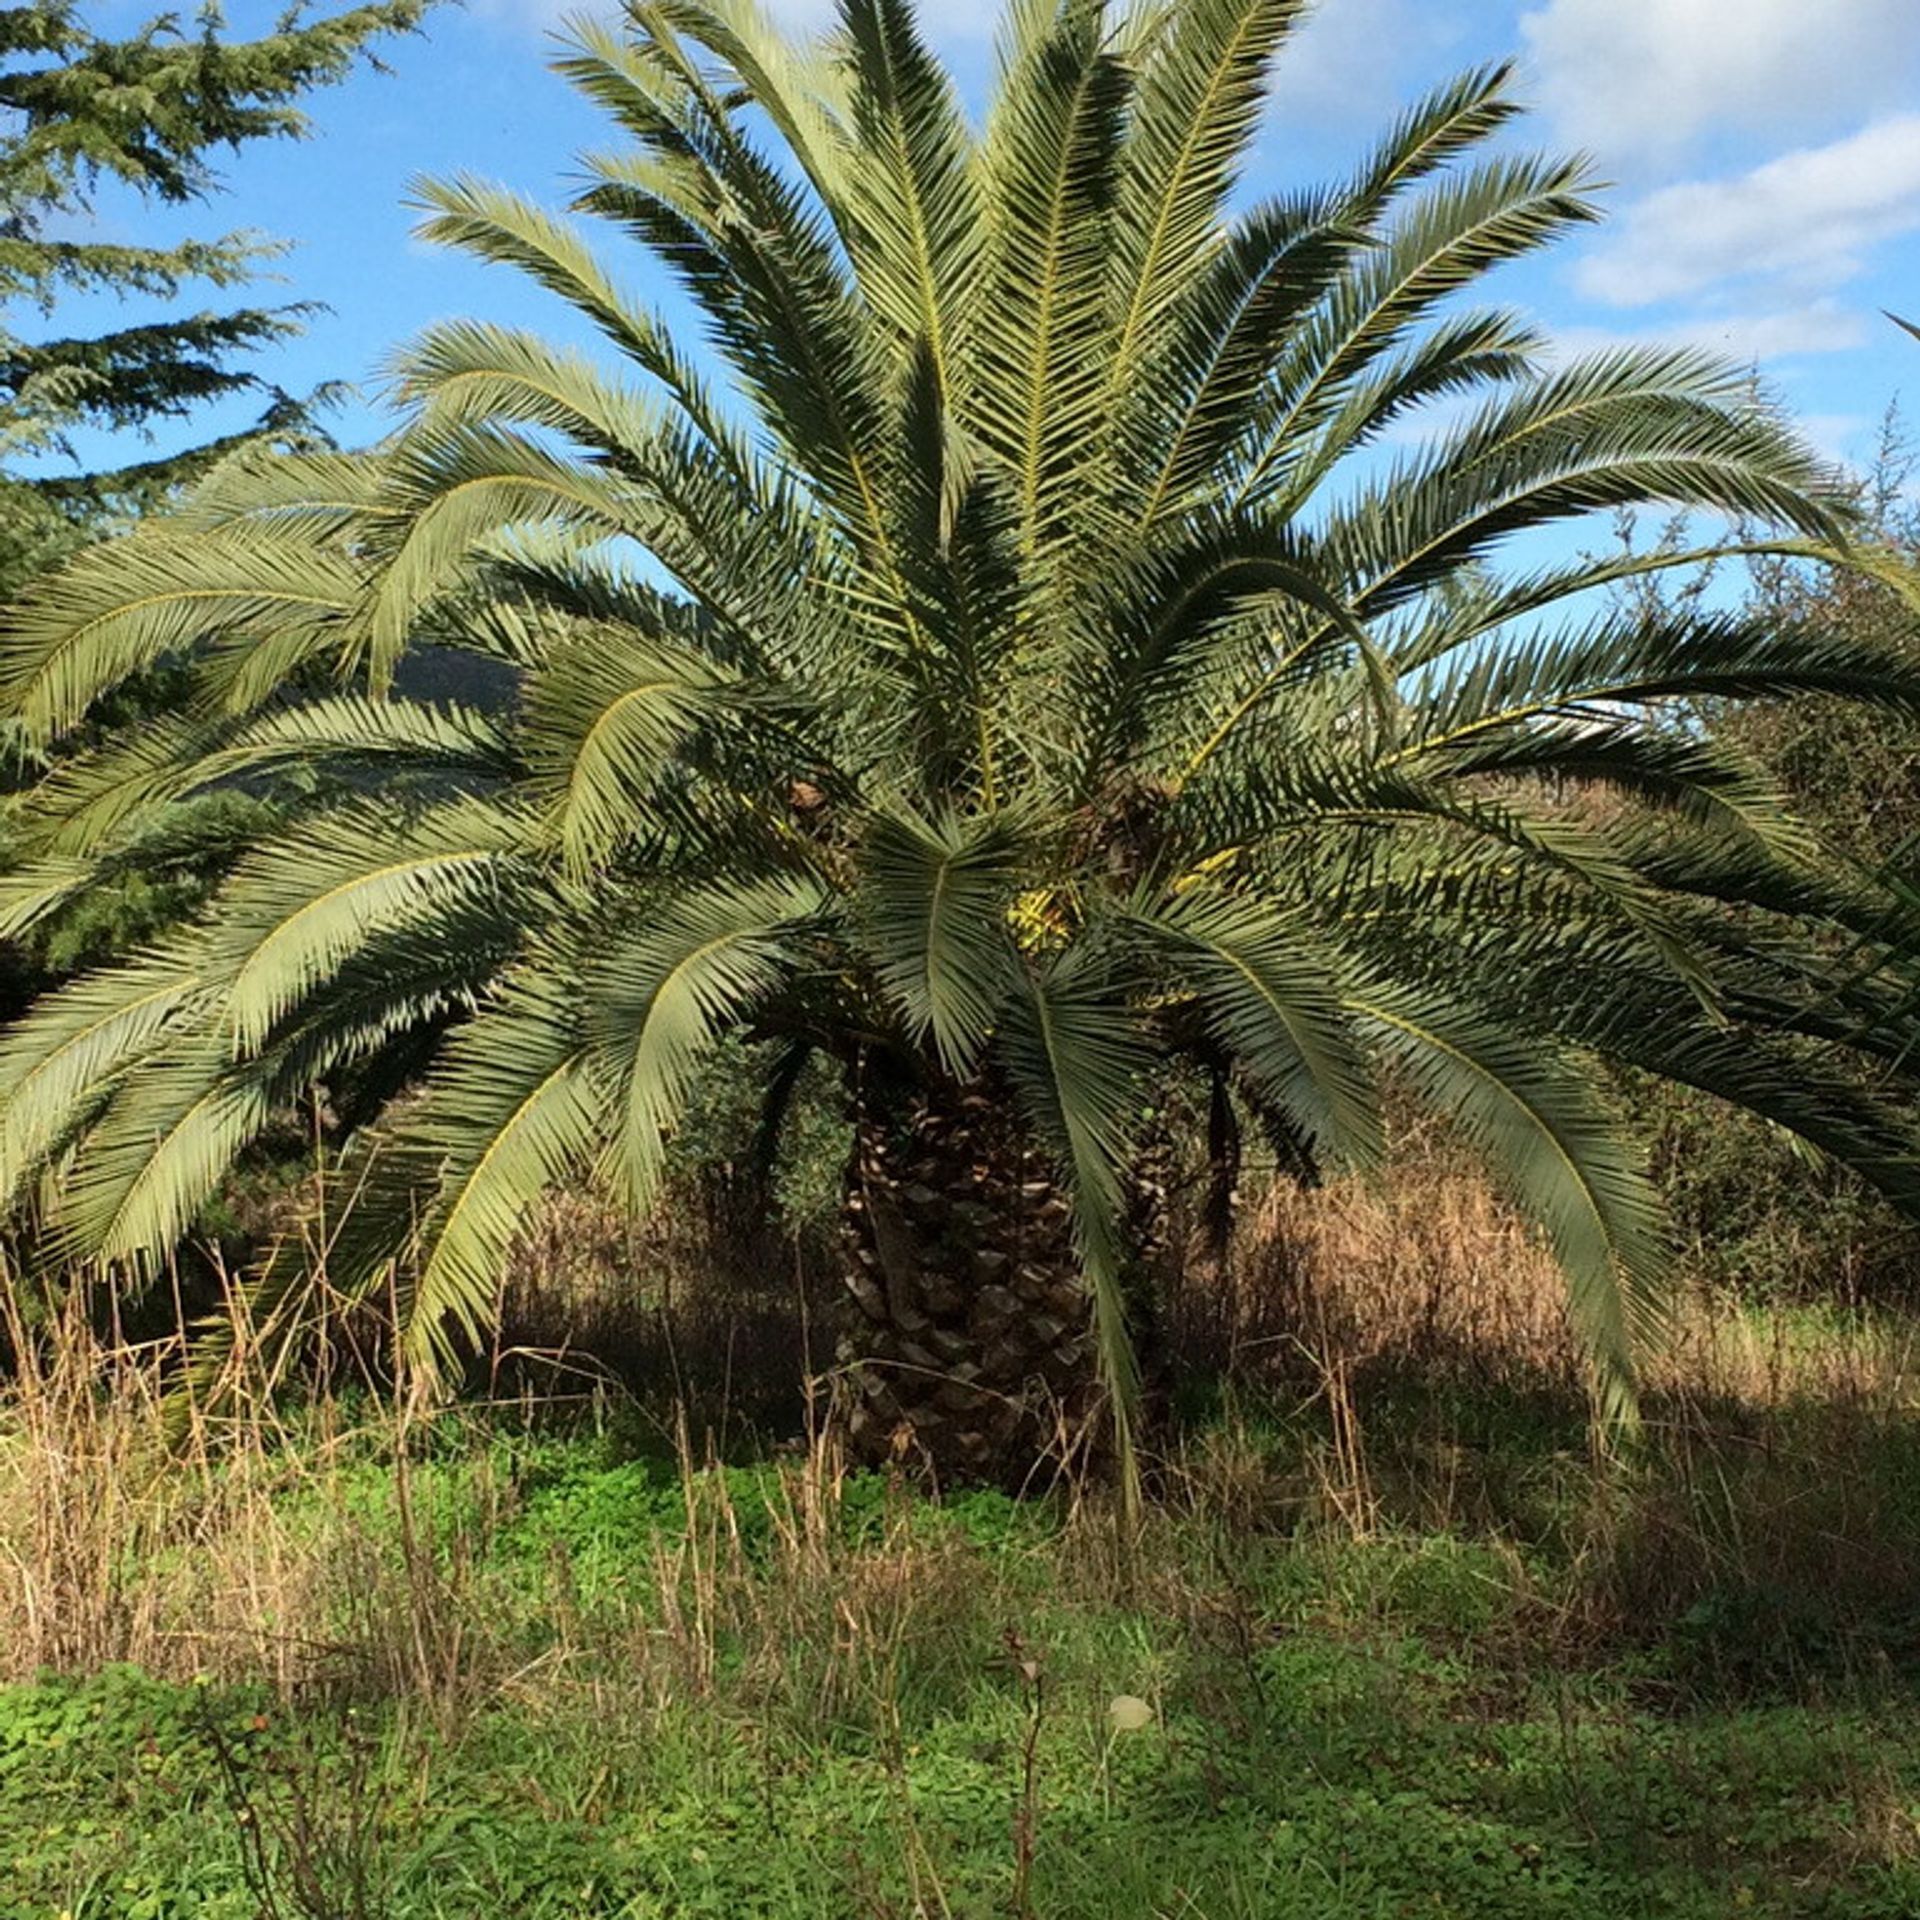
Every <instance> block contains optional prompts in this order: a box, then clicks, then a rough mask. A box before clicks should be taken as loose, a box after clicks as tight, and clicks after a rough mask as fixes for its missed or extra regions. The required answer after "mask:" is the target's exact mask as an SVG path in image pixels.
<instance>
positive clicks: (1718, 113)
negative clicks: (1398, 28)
mask: <svg viewBox="0 0 1920 1920" xmlns="http://www.w3.org/2000/svg"><path fill="white" fill-rule="evenodd" d="M1336 3H1337V0H1336ZM1520 30H1521V32H1522V34H1523V35H1524V36H1525V38H1526V43H1527V48H1528V51H1529V54H1530V55H1531V58H1532V64H1533V67H1534V70H1535V74H1536V77H1537V84H1538V88H1539V92H1540V97H1541V100H1542V104H1543V105H1545V107H1546V108H1547V110H1548V111H1549V112H1550V113H1551V114H1552V116H1553V118H1554V121H1555V124H1556V125H1557V127H1558V129H1559V131H1560V133H1561V135H1562V136H1563V137H1564V138H1566V139H1569V140H1571V141H1574V142H1576V143H1578V144H1579V145H1581V146H1586V147H1590V148H1592V149H1593V150H1594V152H1596V153H1597V154H1599V155H1600V156H1601V157H1602V159H1603V160H1605V161H1606V162H1607V163H1608V164H1609V165H1610V166H1613V167H1616V168H1621V169H1625V170H1631V171H1635V172H1638V171H1640V170H1642V169H1643V168H1658V167H1659V166H1660V165H1661V164H1662V163H1670V162H1671V161H1673V160H1674V159H1676V158H1677V157H1678V156H1679V155H1681V154H1682V153H1684V152H1685V151H1686V149H1687V148H1688V147H1689V146H1690V145H1691V144H1692V143H1693V142H1694V141H1695V140H1696V139H1697V138H1698V137H1699V136H1700V135H1701V134H1703V133H1704V132H1706V131H1707V130H1709V129H1710V128H1716V127H1726V128H1737V129H1742V130H1747V131H1754V132H1758V133H1762V134H1765V135H1770V136H1773V137H1775V138H1778V137H1780V136H1782V135H1785V136H1787V137H1793V136H1795V135H1798V136H1800V137H1803V138H1804V137H1806V136H1807V135H1809V134H1820V133H1825V132H1827V131H1829V130H1831V129H1832V128H1833V127H1835V126H1837V125H1846V124H1856V125H1857V124H1858V122H1859V121H1860V119H1861V118H1862V117H1863V116H1865V115H1867V114H1870V113H1874V112H1877V111H1881V110H1883V109H1887V108H1891V107H1896V106H1899V105H1902V104H1905V103H1907V102H1910V101H1911V100H1912V99H1913V98H1914V93H1915V88H1916V85H1920V4H1916V0H1546V4H1544V5H1542V6H1537V7H1535V8H1533V9H1532V10H1531V11H1530V12H1527V13H1525V14H1523V15H1522V16H1521V20H1520Z"/></svg>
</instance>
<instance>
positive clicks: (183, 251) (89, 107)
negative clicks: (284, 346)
mask: <svg viewBox="0 0 1920 1920" xmlns="http://www.w3.org/2000/svg"><path fill="white" fill-rule="evenodd" d="M423 5H424V0H378V4H374V5H369V6H362V7H356V8H352V9H350V10H347V11H343V12H340V13H336V14H332V15H329V16H326V17H323V18H320V19H315V20H309V21H301V20H299V19H298V18H297V17H294V16H289V17H288V18H287V19H285V20H283V21H282V22H281V23H280V25H279V26H278V27H277V28H276V29H275V30H274V31H272V32H270V33H267V34H265V35H263V36H261V37H259V38H256V39H252V40H234V39H231V38H229V37H227V36H226V35H225V33H224V32H223V23H222V21H221V19H220V17H219V15H218V13H217V12H207V13H203V14H202V15H201V16H200V19H199V22H198V26H197V30H196V31H194V32H192V33H187V32H185V31H183V30H182V29H181V27H180V26H179V24H178V21H177V18H176V16H173V15H161V16H158V17H156V18H154V19H152V20H149V21H147V22H146V23H145V24H144V25H142V26H141V27H139V28H138V29H137V30H136V31H134V32H132V33H128V34H123V35H119V36H112V35H108V34H106V33H103V32H101V31H100V30H99V29H98V28H97V26H96V25H94V24H92V23H91V22H89V20H88V19H87V18H86V17H84V16H83V14H82V12H81V10H80V7H79V6H78V4H77V3H76V0H30V4H26V5H22V6H16V7H10V8H6V9H0V108H3V109H4V110H5V112H6V116H7V131H6V134H5V136H4V138H0V306H4V309H5V310H6V313H7V315H8V318H7V321H6V322H5V324H4V325H0V461H3V462H4V463H5V478H4V481H0V489H3V491H0V511H3V512H4V519H3V520H0V537H3V538H4V539H5V543H6V547H7V551H6V552H5V553H4V554H0V589H6V588H9V587H11V586H14V585H17V584H18V583H19V581H20V580H22V579H25V578H27V577H29V576H30V575H31V573H32V572H33V571H35V570H36V567H37V565H38V564H39V563H40V562H41V561H43V560H44V558H45V557H46V555H47V553H48V552H49V551H50V550H51V548H52V547H53V546H55V545H57V544H59V543H60V542H61V536H62V535H63V533H64V531H65V529H66V528H68V527H69V526H71V525H73V524H74V523H76V522H79V523H83V524H84V523H87V522H90V521H93V520H95V519H97V518H98V517H99V516H100V515H102V514H103V513H125V512H130V511H132V512H137V511H141V510H144V509H146V508H148V507H150V506H152V505H153V504H154V503H155V502H157V501H160V500H162V499H164V498H166V497H167V496H168V495H169V494H170V493H171V492H173V491H174V490H176V489H177V488H178V487H179V486H180V485H181V484H182V483H183V482H185V481H187V480H189V479H191V478H192V477H193V476H194V475H195V474H197V473H199V472H201V471H204V470H205V468H206V466H207V465H208V464H210V462H211V461H212V460H213V459H215V458H217V457H218V456H219V455H220V454H221V453H222V452H224V451H226V450H227V448H228V447H230V446H231V445H233V444H236V443H237V437H236V438H229V439H224V440H222V441H219V442H215V443H213V444H211V445H204V446H201V447H198V448H195V449H192V450H191V451H189V452H186V453H175V454H170V455H164V456H163V455H150V456H149V457H146V458H143V459H140V460H136V461H131V462H126V463H124V464H121V465H119V466H116V467H114V468H112V469H110V470H106V471H93V472H78V471H75V472H67V471H51V470H48V468H47V467H46V465H45V463H40V464H39V465H38V466H37V467H36V468H35V470H34V471H33V472H32V473H31V475H29V472H28V470H27V468H26V467H24V466H23V465H22V459H23V457H24V456H27V455H31V454H36V453H46V452H48V451H54V452H61V451H70V441H69V436H70V435H71V434H72V433H73V432H74V431H75V430H76V429H78V428H93V429H108V430H124V429H134V430H146V429H148V428H151V427H153V426H155V425H156V424H159V423H162V422H172V421H177V420H183V419H186V418H187V417H189V416H190V415H191V414H192V413H193V412H194V410H195V409H196V408H198V407H200V406H202V405H203V404H205V403H207V402H210V401H216V400H219V399H222V398H224V397H227V396H230V395H235V394H245V393H248V392H257V393H259V394H260V395H261V396H262V399H263V403H264V411H263V413H262V415H261V418H260V421H259V425H258V428H257V429H255V431H264V432H275V433H283V434H284V433H287V432H289V431H293V430H296V429H298V428H300V427H301V426H303V425H304V423H305V420H306V409H305V405H304V403H303V402H301V401H300V400H298V399H296V398H295V397H294V396H291V395H288V394H285V393H281V392H278V391H277V390H275V389H273V388H271V387H269V386H266V385H264V384H263V383H262V381H261V379H260V377H259V376H258V374H256V373H254V372H253V371H252V370H251V369H250V368H249V367H248V366H247V365H246V364H245V361H246V357H247V356H248V355H249V354H250V353H251V352H253V351H254V350H255V349H257V348H260V347H262V346H266V345H268V344H270V343H272V342H273V341H275V340H278V339H281V338H283V337H284V336H285V335H287V334H288V333H290V332H293V331H295V330H297V328H298V326H299V322H300V316H301V313H302V311H303V309H302V308H300V307H299V306H297V305H295V306H281V307H259V306H235V305H232V304H227V305H224V306H217V307H210V308H208V309H205V310H203V311H199V312H184V311H173V312H169V313H168V314H167V315H166V317H164V318H153V319H146V320H142V321H139V322H136V323H133V324H128V325H124V326H121V327H117V328H115V329H112V330H110V331H108V332H106V333H63V332H61V331H59V330H58V328H57V323H58V319H59V315H60V310H61V306H62V303H63V301H67V300H69V299H70V298H71V296H74V295H99V294H107V295H113V296H119V297H122V298H136V299H138V298H145V299H152V300H158V301H164V302H167V303H169V306H172V304H173V303H176V302H180V301H182V300H183V298H184V297H185V296H186V295H187V292H188V289H189V288H191V287H193V286H194V285H195V284H196V283H197V284H199V285H201V286H203V287H206V288H207V289H209V290H211V291H212V292H214V293H216V294H224V293H226V292H228V291H229V290H231V289H232V288H234V287H236V286H238V285H240V284H241V283H243V282H245V281H246V280H248V279H249V278H250V277H251V276H252V275H253V273H254V271H255V270H256V268H257V267H258V266H259V264H260V262H261V260H262V259H263V257H265V256H267V255H270V254H271V253H273V252H274V251H276V250H277V249H276V248H275V247H274V246H273V244H272V243H271V242H269V241H265V240H263V239H261V238H260V237H259V236H257V235H248V234H228V235H224V236H220V237H216V238H213V239H207V240H191V241H186V242H183V243H181V244H179V245H175V246H151V245H145V244H141V243H139V242H137V241H133V242H129V241H122V240H118V239H96V238H87V237H76V234H79V235H82V236H84V235H85V233H86V231H87V222H88V219H89V216H90V215H91V212H92V207H93V198H94V194H95V192H96V190H97V189H98V188H99V187H100V185H101V184H102V183H103V182H106V183H111V184H112V185H114V186H116V187H118V188H120V189H122V190H126V191H130V192H132V193H133V194H135V195H137V196H139V198H140V199H141V200H142V201H143V202H147V203H149V204H153V205H178V204H184V203H188V202H192V201H196V200H200V199H204V198H205V197H206V196H207V195H208V194H209V193H210V192H211V191H212V190H213V189H214V187H215V186H216V185H217V175H216V173H215V170H214V167H213V164H212V161H211V158H210V156H212V155H213V154H214V153H215V151H216V150H218V149H222V148H224V149H226V150H228V151H230V152H231V151H234V150H237V149H238V148H240V147H242V146H245V145H246V144H247V143H249V142H251V141H255V140H262V139H272V138H278V137H286V136H297V135H299V134H301V133H303V132H304V131H305V129H306V125H307V121H306V116H305V115H304V113H303V112H302V111H301V109H300V106H299V104H298V103H299V101H300V99H301V97H302V96H303V95H305V94H306V93H308V92H309V91H311V90H312V89H313V88H315V87H319V86H323V85H326V84H328V83H329V82H332V81H336V80H339V79H342V78H344V77H345V75H346V74H347V73H348V72H349V71H350V70H351V68H352V67H353V65H354V63H355V61H356V60H357V59H359V58H360V57H362V55H363V54H364V53H365V50H366V49H367V47H368V45H369V43H370V42H372V41H373V40H375V39H377V38H378V37H379V36H381V35H382V34H386V33H391V32H395V31H398V30H402V29H405V28H407V27H410V26H412V25H413V24H414V22H415V21H417V20H418V18H419V17H420V14H421V12H422V11H423ZM29 313H32V314H37V315H38V316H39V320H40V322H41V325H40V327H39V328H38V333H39V337H37V338H32V339H29V338H27V337H26V336H25V334H24V333H22V332H21V331H19V330H18V328H19V326H20V322H21V318H22V317H23V316H25V315H26V314H29ZM240 437H244V436H240ZM30 464H31V463H30Z"/></svg>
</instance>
